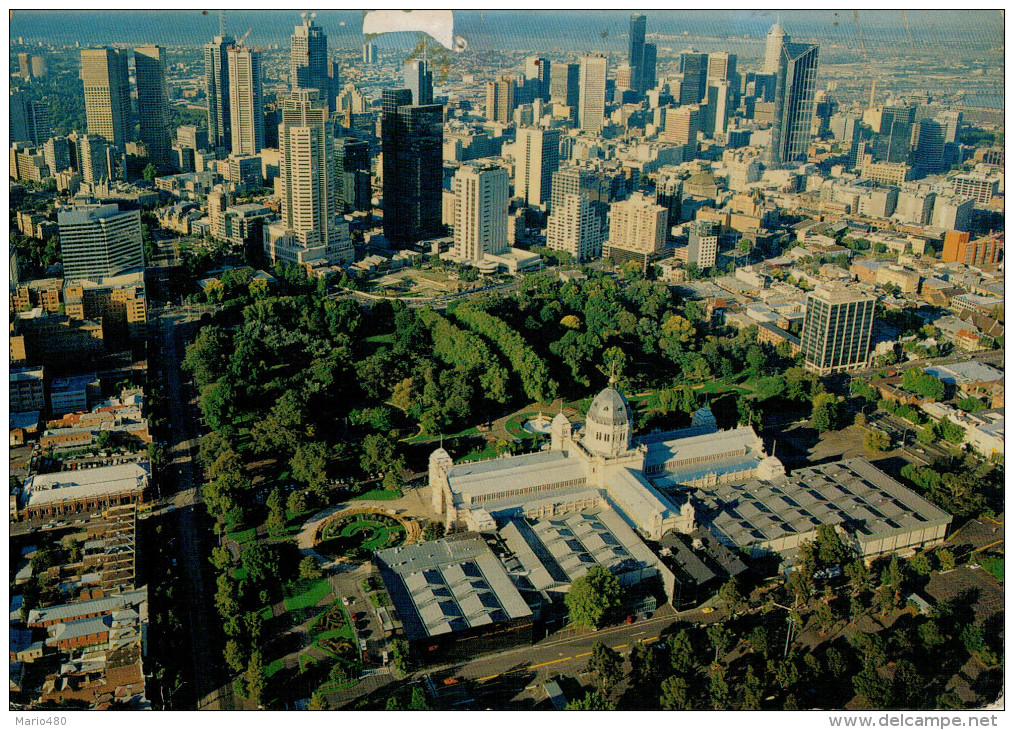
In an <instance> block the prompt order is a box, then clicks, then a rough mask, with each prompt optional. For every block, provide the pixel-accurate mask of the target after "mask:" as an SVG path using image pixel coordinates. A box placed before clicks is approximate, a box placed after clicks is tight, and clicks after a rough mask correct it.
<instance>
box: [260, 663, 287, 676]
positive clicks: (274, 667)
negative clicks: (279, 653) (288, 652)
mask: <svg viewBox="0 0 1014 730" xmlns="http://www.w3.org/2000/svg"><path fill="white" fill-rule="evenodd" d="M284 668H285V662H284V661H283V660H281V659H275V660H274V661H273V662H271V663H270V664H268V665H267V666H266V667H264V675H265V676H266V677H270V676H272V675H274V674H275V673H276V672H278V671H280V670H282V669H284Z"/></svg>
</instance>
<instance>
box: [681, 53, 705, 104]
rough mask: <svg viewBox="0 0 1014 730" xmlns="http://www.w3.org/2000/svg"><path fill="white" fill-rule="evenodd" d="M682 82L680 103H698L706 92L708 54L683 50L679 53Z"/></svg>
mask: <svg viewBox="0 0 1014 730" xmlns="http://www.w3.org/2000/svg"><path fill="white" fill-rule="evenodd" d="M680 68H681V69H682V73H683V82H682V83H681V84H680V96H679V100H680V104H681V105H685V104H700V103H701V102H702V101H703V100H704V97H705V96H706V95H707V93H708V54H707V53H694V52H693V51H684V52H683V53H681V54H680Z"/></svg>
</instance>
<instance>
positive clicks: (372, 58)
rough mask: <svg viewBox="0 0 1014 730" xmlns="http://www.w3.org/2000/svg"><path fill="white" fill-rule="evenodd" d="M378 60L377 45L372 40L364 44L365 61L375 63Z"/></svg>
mask: <svg viewBox="0 0 1014 730" xmlns="http://www.w3.org/2000/svg"><path fill="white" fill-rule="evenodd" d="M376 62H377V47H376V46H375V45H373V42H372V41H369V42H367V43H364V44H363V63H367V64H374V63H376Z"/></svg>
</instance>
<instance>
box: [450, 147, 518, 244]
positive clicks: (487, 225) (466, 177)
mask: <svg viewBox="0 0 1014 730" xmlns="http://www.w3.org/2000/svg"><path fill="white" fill-rule="evenodd" d="M508 188H509V176H508V174H507V170H506V169H505V168H503V167H500V166H499V165H481V166H480V165H462V166H461V167H460V168H458V171H457V172H456V173H455V174H454V248H455V249H456V250H457V252H458V255H459V256H461V258H462V259H464V260H467V261H475V262H478V261H482V259H483V256H484V255H485V254H493V255H500V254H504V253H506V252H507V251H508V250H509V248H510V246H509V245H508V243H507V199H508V197H509V194H508Z"/></svg>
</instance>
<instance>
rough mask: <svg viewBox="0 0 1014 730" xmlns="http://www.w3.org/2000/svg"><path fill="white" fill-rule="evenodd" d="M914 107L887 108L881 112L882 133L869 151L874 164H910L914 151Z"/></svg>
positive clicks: (868, 148) (874, 139) (869, 147)
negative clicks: (910, 157) (910, 153)
mask: <svg viewBox="0 0 1014 730" xmlns="http://www.w3.org/2000/svg"><path fill="white" fill-rule="evenodd" d="M914 124H915V107H914V106H904V105H899V106H885V107H883V109H881V110H880V131H879V133H878V134H876V135H875V136H874V137H873V144H872V145H869V146H867V150H868V151H870V152H871V153H872V155H873V161H874V162H908V155H909V152H910V151H911V149H912V127H913V126H914Z"/></svg>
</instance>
